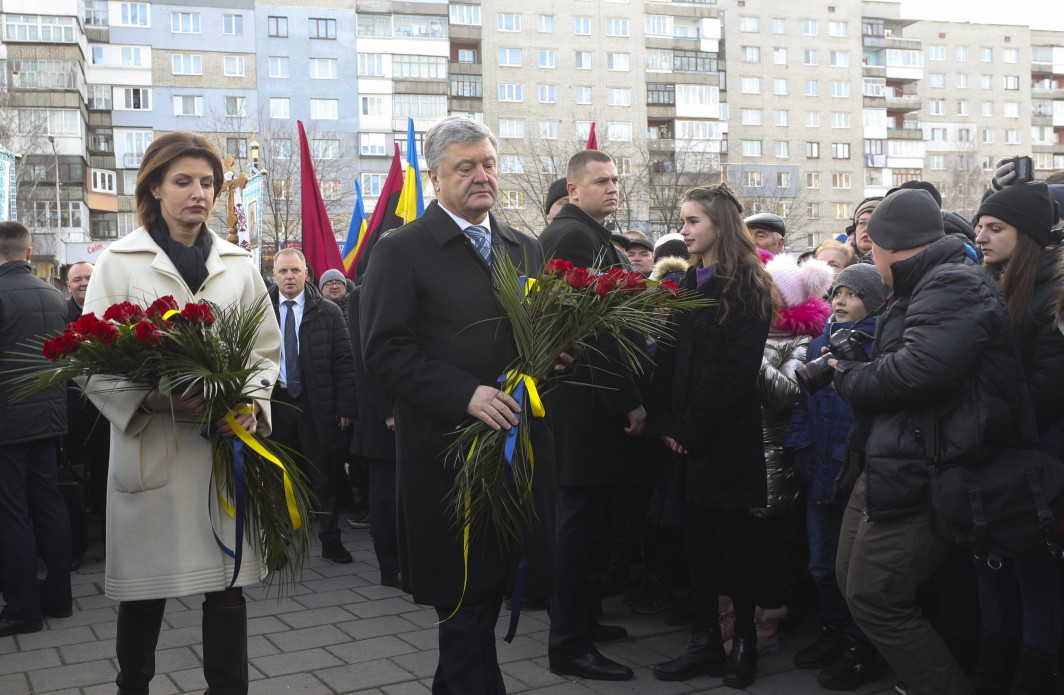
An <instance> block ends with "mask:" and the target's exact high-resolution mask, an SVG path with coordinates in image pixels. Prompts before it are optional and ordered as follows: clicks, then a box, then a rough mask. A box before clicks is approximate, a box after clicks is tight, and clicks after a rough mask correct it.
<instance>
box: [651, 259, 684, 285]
mask: <svg viewBox="0 0 1064 695" xmlns="http://www.w3.org/2000/svg"><path fill="white" fill-rule="evenodd" d="M690 267H691V262H690V261H689V260H687V259H686V258H680V257H679V256H663V257H661V258H659V259H658V260H657V262H656V263H654V270H653V271H651V273H650V279H651V280H663V279H668V278H667V277H666V276H668V275H670V274H671V273H680V274H681V275H683V274H686V273H687V271H688V269H690Z"/></svg>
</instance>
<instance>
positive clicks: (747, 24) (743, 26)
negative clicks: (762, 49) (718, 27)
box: [739, 17, 761, 34]
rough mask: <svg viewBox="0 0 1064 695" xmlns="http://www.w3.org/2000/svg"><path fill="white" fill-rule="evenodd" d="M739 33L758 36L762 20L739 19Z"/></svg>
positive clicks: (753, 18)
mask: <svg viewBox="0 0 1064 695" xmlns="http://www.w3.org/2000/svg"><path fill="white" fill-rule="evenodd" d="M739 31H741V32H743V33H747V34H757V33H758V32H760V31H761V18H760V17H739Z"/></svg>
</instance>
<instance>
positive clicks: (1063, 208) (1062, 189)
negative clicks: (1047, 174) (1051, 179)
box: [1049, 183, 1064, 218]
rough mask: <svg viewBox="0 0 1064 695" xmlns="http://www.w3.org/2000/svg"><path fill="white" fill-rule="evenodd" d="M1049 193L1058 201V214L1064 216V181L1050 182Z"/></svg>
mask: <svg viewBox="0 0 1064 695" xmlns="http://www.w3.org/2000/svg"><path fill="white" fill-rule="evenodd" d="M1049 195H1051V196H1053V200H1055V201H1057V214H1058V215H1060V216H1061V217H1062V218H1064V183H1051V184H1049Z"/></svg>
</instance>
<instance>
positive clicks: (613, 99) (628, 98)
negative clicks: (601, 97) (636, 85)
mask: <svg viewBox="0 0 1064 695" xmlns="http://www.w3.org/2000/svg"><path fill="white" fill-rule="evenodd" d="M606 103H607V104H608V105H610V106H631V105H632V90H631V89H628V88H622V87H610V88H608V89H607V90H606Z"/></svg>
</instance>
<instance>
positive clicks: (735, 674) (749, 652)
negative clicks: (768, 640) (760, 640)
mask: <svg viewBox="0 0 1064 695" xmlns="http://www.w3.org/2000/svg"><path fill="white" fill-rule="evenodd" d="M756 676H757V639H756V638H755V639H748V638H746V637H736V638H735V639H734V640H733V641H732V650H731V656H730V657H729V658H728V665H727V666H726V667H725V669H724V685H726V686H728V687H729V688H745V687H746V686H748V685H750V684H751V683H753V682H754V678H755V677H756Z"/></svg>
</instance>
